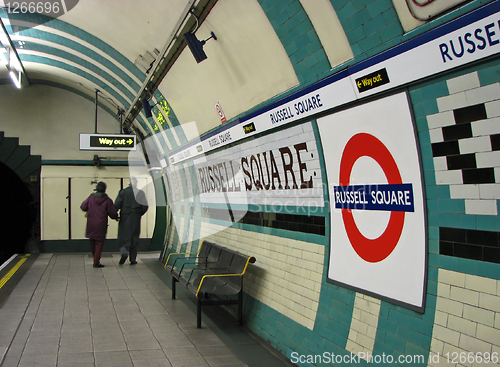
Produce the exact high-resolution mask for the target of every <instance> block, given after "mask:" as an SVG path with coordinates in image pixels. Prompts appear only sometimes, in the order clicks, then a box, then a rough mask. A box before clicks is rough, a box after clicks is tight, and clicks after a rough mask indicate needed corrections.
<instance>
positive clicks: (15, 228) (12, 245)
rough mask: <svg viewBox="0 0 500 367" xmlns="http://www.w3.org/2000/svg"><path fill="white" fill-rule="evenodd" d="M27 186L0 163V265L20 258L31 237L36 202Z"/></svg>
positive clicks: (35, 213)
mask: <svg viewBox="0 0 500 367" xmlns="http://www.w3.org/2000/svg"><path fill="white" fill-rule="evenodd" d="M30 191H31V190H30V187H29V184H27V183H25V182H23V181H22V180H21V179H20V178H19V176H18V175H17V174H16V173H15V172H14V171H13V170H12V169H10V168H9V167H8V166H6V165H5V164H4V163H2V162H0V194H1V195H2V198H1V199H0V264H3V263H4V262H5V261H6V260H8V259H9V258H10V257H11V256H12V255H13V254H16V253H19V254H24V253H25V252H26V246H27V243H28V241H29V240H30V239H31V238H32V237H33V224H34V223H35V220H36V218H37V212H36V211H37V210H38V209H37V206H36V205H35V203H36V201H35V200H34V198H33V194H32V193H31V192H30Z"/></svg>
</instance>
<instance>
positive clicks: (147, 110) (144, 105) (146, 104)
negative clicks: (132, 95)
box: [142, 99, 153, 118]
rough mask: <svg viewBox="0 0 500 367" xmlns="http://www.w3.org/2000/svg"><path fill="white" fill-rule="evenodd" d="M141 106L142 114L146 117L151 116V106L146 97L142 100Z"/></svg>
mask: <svg viewBox="0 0 500 367" xmlns="http://www.w3.org/2000/svg"><path fill="white" fill-rule="evenodd" d="M142 108H144V114H145V115H146V117H147V118H150V117H153V114H152V113H151V106H150V105H149V101H148V100H147V99H143V100H142Z"/></svg>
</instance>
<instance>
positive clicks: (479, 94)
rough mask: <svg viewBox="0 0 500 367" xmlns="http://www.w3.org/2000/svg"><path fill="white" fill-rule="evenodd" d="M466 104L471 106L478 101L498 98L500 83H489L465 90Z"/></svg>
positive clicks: (478, 102)
mask: <svg viewBox="0 0 500 367" xmlns="http://www.w3.org/2000/svg"><path fill="white" fill-rule="evenodd" d="M465 97H466V99H467V104H468V105H469V106H473V105H476V104H480V103H485V102H489V101H492V100H494V99H499V98H500V84H499V83H495V84H490V85H486V86H484V87H480V88H474V89H470V90H467V91H466V92H465Z"/></svg>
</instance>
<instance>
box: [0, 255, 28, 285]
mask: <svg viewBox="0 0 500 367" xmlns="http://www.w3.org/2000/svg"><path fill="white" fill-rule="evenodd" d="M26 260H28V259H27V258H26V257H23V258H22V259H20V260H19V261H18V262H17V264H16V265H15V266H14V267H13V268H12V269H10V271H9V272H8V273H7V274H5V275H4V277H3V278H2V279H1V280H0V289H1V288H2V287H3V286H4V285H5V283H7V282H8V281H9V279H10V278H12V276H13V275H14V274H15V273H16V271H17V270H18V269H19V268H20V267H21V265H23V264H24V262H25V261H26Z"/></svg>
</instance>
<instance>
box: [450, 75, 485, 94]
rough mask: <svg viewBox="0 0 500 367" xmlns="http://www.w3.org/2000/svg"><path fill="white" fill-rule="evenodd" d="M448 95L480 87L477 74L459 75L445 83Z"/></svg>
mask: <svg viewBox="0 0 500 367" xmlns="http://www.w3.org/2000/svg"><path fill="white" fill-rule="evenodd" d="M446 84H447V85H448V91H449V92H450V94H455V93H459V92H463V91H466V90H469V89H473V88H478V87H480V86H481V84H480V82H479V76H478V74H477V72H473V73H470V74H465V75H461V76H459V77H457V78H453V79H449V80H447V81H446Z"/></svg>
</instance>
